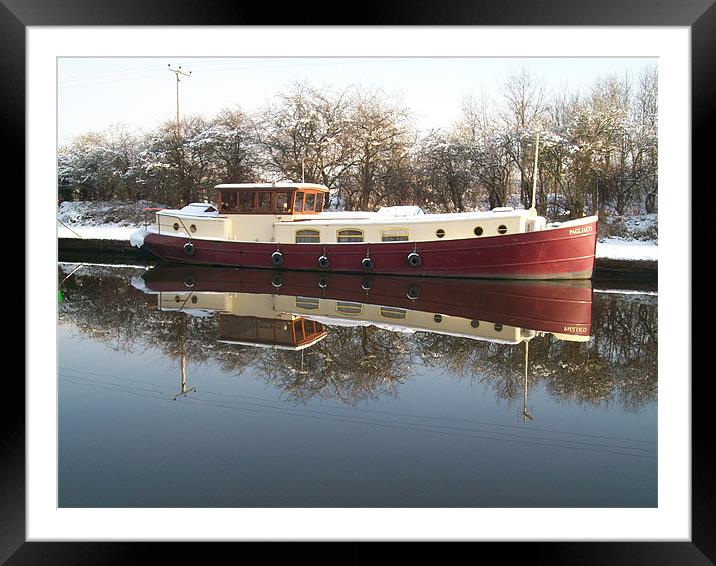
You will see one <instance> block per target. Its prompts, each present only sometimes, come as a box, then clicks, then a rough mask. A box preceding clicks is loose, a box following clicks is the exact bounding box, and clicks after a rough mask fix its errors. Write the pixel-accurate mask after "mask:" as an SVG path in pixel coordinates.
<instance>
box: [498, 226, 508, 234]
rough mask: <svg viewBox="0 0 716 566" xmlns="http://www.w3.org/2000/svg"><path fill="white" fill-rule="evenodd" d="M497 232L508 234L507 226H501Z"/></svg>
mask: <svg viewBox="0 0 716 566" xmlns="http://www.w3.org/2000/svg"><path fill="white" fill-rule="evenodd" d="M497 231H498V232H499V233H500V234H504V233H505V232H507V226H505V225H504V224H500V225H499V226H498V228H497Z"/></svg>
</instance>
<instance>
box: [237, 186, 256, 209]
mask: <svg viewBox="0 0 716 566" xmlns="http://www.w3.org/2000/svg"><path fill="white" fill-rule="evenodd" d="M255 196H256V193H255V192H254V191H239V210H240V211H241V212H252V211H253V210H254V209H255V208H256V205H255V204H254V199H255Z"/></svg>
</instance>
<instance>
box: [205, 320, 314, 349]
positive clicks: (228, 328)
mask: <svg viewBox="0 0 716 566" xmlns="http://www.w3.org/2000/svg"><path fill="white" fill-rule="evenodd" d="M325 336H326V329H325V328H324V327H323V325H322V324H321V323H320V322H316V321H313V320H307V319H305V318H303V317H299V316H294V317H291V318H290V319H275V318H261V317H255V316H237V315H230V314H221V315H220V316H219V339H220V340H221V341H223V342H230V343H235V344H245V345H258V346H268V347H274V348H281V349H289V350H301V349H303V348H306V347H308V346H311V345H312V344H315V343H316V342H318V341H319V340H321V339H323V338H324V337H325Z"/></svg>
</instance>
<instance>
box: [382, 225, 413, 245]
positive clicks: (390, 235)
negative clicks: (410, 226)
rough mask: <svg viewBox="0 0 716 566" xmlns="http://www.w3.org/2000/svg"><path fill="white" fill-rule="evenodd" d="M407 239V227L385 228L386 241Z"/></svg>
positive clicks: (403, 240) (404, 240) (384, 237)
mask: <svg viewBox="0 0 716 566" xmlns="http://www.w3.org/2000/svg"><path fill="white" fill-rule="evenodd" d="M407 240H408V230H407V228H388V229H387V230H383V241H384V242H406V241H407Z"/></svg>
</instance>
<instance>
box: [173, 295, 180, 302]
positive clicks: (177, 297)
mask: <svg viewBox="0 0 716 566" xmlns="http://www.w3.org/2000/svg"><path fill="white" fill-rule="evenodd" d="M174 300H175V301H176V302H177V303H180V302H181V297H180V296H179V295H174Z"/></svg>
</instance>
